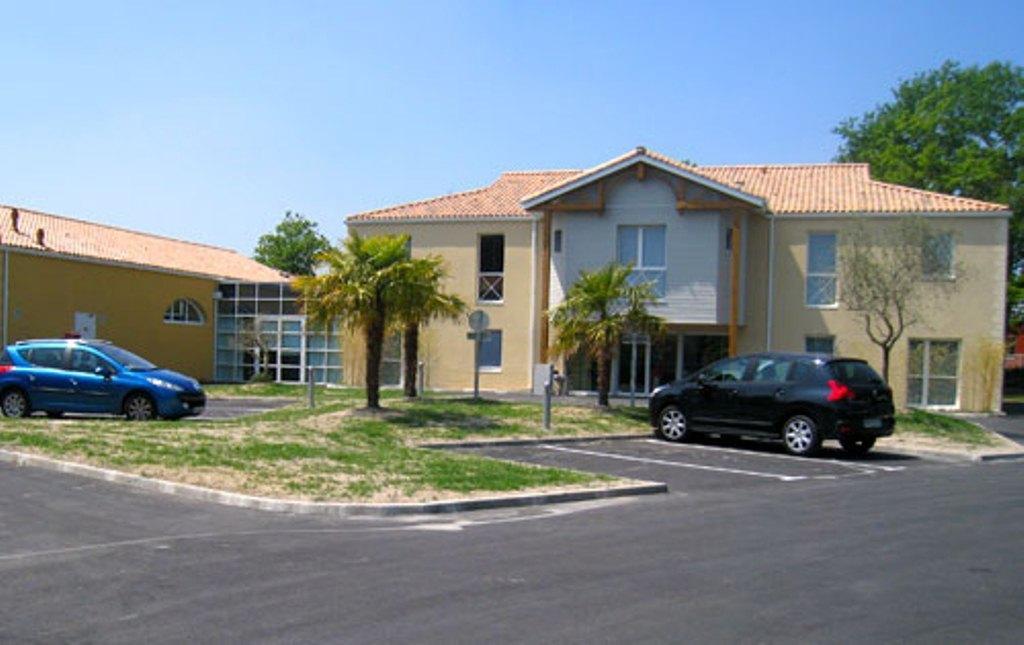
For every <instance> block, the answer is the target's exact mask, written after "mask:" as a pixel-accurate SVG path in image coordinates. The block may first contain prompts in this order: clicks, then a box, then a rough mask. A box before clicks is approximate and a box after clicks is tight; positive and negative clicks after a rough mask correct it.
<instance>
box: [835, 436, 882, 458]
mask: <svg viewBox="0 0 1024 645" xmlns="http://www.w3.org/2000/svg"><path fill="white" fill-rule="evenodd" d="M839 445H841V446H842V447H843V450H845V451H846V452H848V453H849V454H851V455H853V456H854V457H860V456H863V455H866V454H868V451H869V450H871V449H872V448H873V447H874V446H875V438H874V437H867V438H864V439H840V440H839Z"/></svg>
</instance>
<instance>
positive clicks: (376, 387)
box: [366, 316, 384, 410]
mask: <svg viewBox="0 0 1024 645" xmlns="http://www.w3.org/2000/svg"><path fill="white" fill-rule="evenodd" d="M383 353H384V320H383V316H380V317H378V318H377V320H375V321H373V322H372V323H370V324H369V325H367V326H366V407H368V408H370V409H371V410H379V409H380V359H381V355H382V354H383Z"/></svg>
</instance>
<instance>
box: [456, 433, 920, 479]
mask: <svg viewBox="0 0 1024 645" xmlns="http://www.w3.org/2000/svg"><path fill="white" fill-rule="evenodd" d="M464 450H465V451H469V452H474V453H477V454H483V455H487V456H490V457H496V458H498V459H508V460H511V461H520V462H526V463H531V464H538V465H543V466H557V467H562V468H572V469H575V470H582V471H588V472H596V473H603V474H608V475H616V476H619V477H629V478H632V479H640V480H645V481H657V482H664V483H666V484H668V487H669V491H670V492H693V491H705V490H719V489H722V490H733V491H735V490H741V489H750V488H758V487H763V486H785V485H789V484H793V483H796V482H812V481H823V480H842V479H852V478H865V477H885V476H887V475H893V474H896V473H900V472H903V471H905V470H907V469H909V468H915V467H920V466H921V465H923V464H924V463H925V462H924V461H923V460H921V459H918V458H915V457H911V456H907V455H902V454H896V453H887V452H885V451H884V449H883V450H881V451H879V452H871V453H868V455H866V456H864V457H861V458H858V459H853V458H849V457H846V456H845V455H844V453H843V452H842V451H841V450H839V449H838V448H832V447H829V446H827V445H826V446H825V447H824V448H823V449H822V451H821V453H820V455H819V456H818V457H814V458H806V457H794V456H791V455H788V454H786V453H785V452H784V451H783V449H782V447H781V445H779V444H774V443H768V442H756V441H743V442H741V443H738V444H736V445H732V444H728V445H727V444H726V443H725V442H722V441H716V440H714V439H711V438H707V439H704V440H702V441H699V442H692V443H669V442H666V441H661V440H658V439H655V438H653V437H651V438H637V439H630V440H594V441H587V442H573V443H545V444H527V445H514V446H509V445H505V446H489V447H480V448H469V449H464Z"/></svg>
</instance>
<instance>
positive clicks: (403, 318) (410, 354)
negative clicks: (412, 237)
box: [396, 255, 466, 397]
mask: <svg viewBox="0 0 1024 645" xmlns="http://www.w3.org/2000/svg"><path fill="white" fill-rule="evenodd" d="M410 263H411V264H412V271H411V272H410V275H409V280H408V281H407V282H406V283H405V284H403V285H402V287H401V288H400V290H399V297H398V301H399V304H398V311H397V312H396V317H397V319H398V324H399V325H401V327H402V345H403V352H402V355H403V360H404V363H405V379H404V380H405V395H406V396H407V397H415V396H416V367H417V365H418V363H419V342H420V340H419V339H420V326H421V325H425V324H426V323H428V322H430V321H431V320H438V319H448V320H455V319H457V318H458V317H459V316H461V315H462V314H463V313H464V312H465V311H466V303H465V302H463V301H462V299H461V298H459V297H458V296H456V295H453V294H449V293H445V292H444V291H442V288H441V286H442V283H443V282H444V279H445V278H446V277H447V274H446V272H445V269H444V260H442V259H441V258H440V257H439V256H436V255H430V256H427V257H422V258H412V259H411V260H410Z"/></svg>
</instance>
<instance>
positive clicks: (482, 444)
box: [416, 432, 653, 450]
mask: <svg viewBox="0 0 1024 645" xmlns="http://www.w3.org/2000/svg"><path fill="white" fill-rule="evenodd" d="M652 436H653V434H652V433H651V432H645V433H643V434H609V435H594V436H590V437H547V438H541V439H494V440H488V439H484V440H477V441H443V442H439V443H420V444H416V447H417V448H436V449H439V450H450V449H452V448H502V447H506V446H532V445H536V444H542V443H581V442H587V441H627V440H629V439H649V438H650V437H652Z"/></svg>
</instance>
